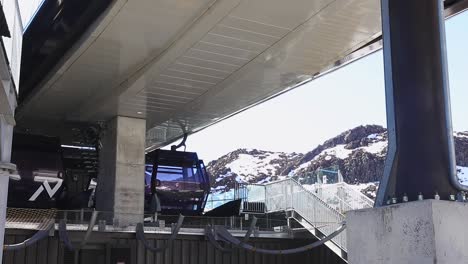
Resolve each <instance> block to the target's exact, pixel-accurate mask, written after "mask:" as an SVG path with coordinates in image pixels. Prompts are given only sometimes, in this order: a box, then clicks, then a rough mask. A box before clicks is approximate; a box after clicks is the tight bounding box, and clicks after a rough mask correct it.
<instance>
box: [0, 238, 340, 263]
mask: <svg viewBox="0 0 468 264" xmlns="http://www.w3.org/2000/svg"><path fill="white" fill-rule="evenodd" d="M32 234H33V232H30V231H23V230H21V231H20V230H7V235H6V237H5V243H6V244H11V243H15V242H16V243H17V242H21V241H23V240H24V239H26V238H28V237H30V236H31V235H32ZM57 235H58V234H55V236H54V237H49V238H47V239H45V240H42V241H40V242H39V243H38V244H36V245H33V246H30V247H29V248H26V249H24V250H19V251H14V252H12V251H6V252H5V253H4V258H3V263H5V264H13V263H14V264H19V263H24V264H29V263H37V264H73V263H74V254H75V253H74V252H70V251H68V250H66V249H65V248H64V247H63V245H62V244H61V243H59V241H58V236H57ZM70 235H71V239H72V241H74V238H75V239H78V238H80V237H82V235H83V234H78V233H71V234H70ZM148 237H149V239H150V242H151V244H152V245H153V246H156V247H160V246H162V245H164V243H165V242H166V241H165V239H167V236H158V237H156V236H151V235H148ZM92 240H93V243H90V244H88V245H87V246H86V248H85V249H83V250H82V251H81V252H80V261H79V263H80V264H94V263H96V264H98V263H99V264H102V263H105V264H115V263H116V259H119V258H118V257H115V256H116V254H120V256H122V255H125V256H127V255H128V257H125V259H124V260H125V261H129V262H128V263H130V264H161V263H164V264H221V263H222V264H237V263H239V264H244V263H245V264H283V263H284V264H289V263H294V262H297V263H332V264H333V263H337V264H338V263H340V264H341V263H344V262H343V261H342V260H341V259H340V258H339V257H338V256H336V255H335V254H333V252H331V251H330V250H329V249H328V248H327V247H325V246H322V247H320V248H317V249H314V250H311V251H309V252H306V253H302V254H295V255H288V256H281V255H264V254H258V253H253V252H248V251H245V250H243V249H238V248H232V247H231V248H232V249H233V250H232V253H223V252H221V251H219V250H216V249H215V248H214V247H213V246H212V245H211V244H210V243H209V242H208V241H207V240H206V239H205V238H204V237H200V236H180V237H179V238H178V239H176V240H175V241H174V244H173V245H172V246H171V247H170V248H169V249H168V250H166V251H165V252H161V253H153V252H150V251H147V250H145V248H144V247H143V245H142V244H141V243H140V242H138V241H137V240H136V239H135V238H134V234H124V233H94V234H93V235H92ZM310 242H311V241H310V240H304V239H295V240H290V239H253V240H252V243H253V244H255V245H256V246H258V247H262V248H269V249H285V248H293V247H298V246H301V245H304V244H307V243H310ZM227 247H230V246H229V245H227ZM128 252H130V254H128ZM113 256H114V257H113ZM120 259H122V258H120ZM125 263H127V262H125Z"/></svg>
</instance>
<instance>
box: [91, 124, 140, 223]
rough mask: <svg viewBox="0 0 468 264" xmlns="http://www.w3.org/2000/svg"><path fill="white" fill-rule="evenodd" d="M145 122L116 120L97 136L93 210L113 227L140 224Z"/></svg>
mask: <svg viewBox="0 0 468 264" xmlns="http://www.w3.org/2000/svg"><path fill="white" fill-rule="evenodd" d="M145 135H146V120H144V119H137V118H129V117H122V116H117V117H115V118H114V119H112V120H110V121H109V122H108V124H107V128H106V130H105V132H104V134H103V135H102V136H101V142H102V145H103V146H102V149H101V151H100V153H99V155H100V157H99V162H100V168H99V176H98V185H97V190H96V208H97V210H99V211H106V212H110V213H109V214H112V217H110V216H109V217H108V218H110V219H112V220H114V225H118V226H127V225H131V224H135V223H137V222H141V221H142V220H143V213H144V194H145V181H144V178H145V138H146V137H145Z"/></svg>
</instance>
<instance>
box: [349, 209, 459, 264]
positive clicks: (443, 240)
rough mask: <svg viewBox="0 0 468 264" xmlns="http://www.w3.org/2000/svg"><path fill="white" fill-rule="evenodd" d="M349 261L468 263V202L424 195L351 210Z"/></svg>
mask: <svg viewBox="0 0 468 264" xmlns="http://www.w3.org/2000/svg"><path fill="white" fill-rule="evenodd" d="M346 218H347V219H346V224H347V240H348V241H347V245H348V263H349V264H365V263H379V264H387V263H388V264H393V263H399V264H405V263H408V264H409V263H411V264H412V263H420V264H424V263H428V264H429V263H430V264H433V263H437V264H445V263H447V264H449V263H450V264H452V263H466V261H467V259H468V251H467V250H466V245H467V243H468V229H467V228H466V219H468V204H467V203H458V202H449V201H438V200H424V201H417V202H410V203H403V204H396V205H391V206H385V207H380V208H374V209H364V210H358V211H351V212H348V213H347V214H346Z"/></svg>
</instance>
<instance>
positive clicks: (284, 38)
mask: <svg viewBox="0 0 468 264" xmlns="http://www.w3.org/2000/svg"><path fill="white" fill-rule="evenodd" d="M379 2H380V1H379V0H317V1H310V0H294V1H283V0H249V1H247V0H245V1H241V0H236V1H232V0H218V1H215V3H214V4H213V5H212V3H213V1H209V0H204V1H203V0H198V1H182V0H181V1H175V0H172V1H169V0H158V1H156V0H153V1H150V0H146V1H143V0H138V1H137V0H133V1H128V3H126V4H125V5H123V7H122V11H121V12H119V13H117V14H116V15H115V18H114V19H112V22H111V23H110V24H109V26H108V27H106V28H105V30H103V32H102V34H101V35H99V36H98V37H97V39H96V41H95V42H94V43H93V44H91V45H90V46H89V48H88V49H86V50H84V51H83V49H81V51H83V54H81V56H80V57H78V59H76V61H74V62H73V63H69V64H70V65H71V66H70V67H68V68H67V69H66V70H65V71H64V72H63V74H62V75H61V76H56V77H55V79H56V81H54V82H53V83H52V84H51V85H50V86H51V87H52V89H50V92H47V93H42V94H41V96H42V97H40V98H39V100H36V103H35V104H34V103H31V104H30V105H29V106H28V107H29V108H28V107H26V108H25V109H23V110H22V111H23V115H30V116H31V115H32V116H33V115H34V114H35V113H34V112H32V111H31V110H33V109H34V110H37V109H39V108H38V105H41V104H42V103H44V102H47V107H45V108H43V109H42V110H40V111H42V114H43V115H44V113H50V114H53V113H54V110H55V111H56V112H57V110H58V111H63V112H64V113H66V112H67V110H68V111H70V109H79V111H77V112H76V114H56V112H55V115H54V116H55V117H60V118H61V120H63V119H73V120H75V119H78V120H81V121H98V120H106V119H109V118H111V117H112V116H113V115H116V114H120V115H125V116H133V117H136V118H146V120H147V128H148V134H147V138H148V145H155V146H159V145H162V144H164V143H167V142H168V141H171V140H173V139H175V138H177V137H179V136H181V133H182V131H183V130H182V127H183V128H184V129H185V130H187V131H196V130H198V129H200V128H201V127H204V126H207V125H210V124H212V123H213V122H216V121H218V120H220V119H222V118H224V117H226V116H229V115H231V114H233V113H236V112H237V111H239V110H242V109H244V108H246V107H248V106H250V105H252V104H254V103H257V102H259V101H262V100H264V99H266V98H268V97H269V96H272V95H274V94H276V93H278V92H281V91H283V90H285V89H288V88H289V87H292V86H295V85H296V84H298V83H301V82H303V81H305V80H307V79H309V78H311V76H313V75H314V74H316V73H317V72H321V71H323V70H324V69H327V68H328V67H329V66H330V65H332V64H333V63H334V62H335V61H337V60H339V59H341V58H343V57H344V56H346V55H348V54H349V53H350V52H351V51H353V50H354V49H356V48H358V47H360V46H361V45H363V44H365V43H367V42H368V41H370V40H372V39H373V38H375V37H376V36H377V35H378V34H380V30H381V29H380V6H379ZM208 8H209V9H208ZM207 10H208V11H207ZM58 94H61V95H62V96H63V100H57V99H56V98H54V97H56V96H58ZM72 97H74V98H72ZM59 101H60V102H59ZM90 106H93V107H90ZM94 106H95V107H94Z"/></svg>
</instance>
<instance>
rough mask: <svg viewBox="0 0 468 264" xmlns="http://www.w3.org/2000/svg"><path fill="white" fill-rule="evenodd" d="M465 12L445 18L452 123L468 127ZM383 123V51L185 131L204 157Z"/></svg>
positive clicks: (295, 145) (305, 146)
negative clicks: (192, 131)
mask: <svg viewBox="0 0 468 264" xmlns="http://www.w3.org/2000/svg"><path fill="white" fill-rule="evenodd" d="M467 25H468V13H466V12H465V13H464V14H461V15H459V16H457V17H454V18H452V19H450V20H448V21H447V23H446V31H447V49H448V64H449V65H448V67H449V78H450V92H451V100H452V117H453V128H454V130H455V131H468V103H467V100H468V73H467V72H466V70H467V69H468V60H467V59H466V58H467V57H468V54H467V53H468V51H467V50H466V47H468V34H466V26H467ZM365 124H378V125H382V126H386V116H385V95H384V72H383V58H382V52H381V51H380V52H377V53H374V54H372V55H370V56H368V57H366V58H363V59H361V60H359V61H357V62H355V63H353V64H351V65H348V66H347V67H344V68H342V69H340V70H338V71H335V72H333V73H331V74H328V75H326V76H324V77H322V78H320V79H317V80H315V81H312V82H310V83H308V84H305V85H303V86H301V87H298V88H296V89H295V90H292V91H290V92H288V93H286V94H283V95H281V96H278V97H276V98H275V99H272V100H270V101H268V102H266V103H264V104H261V105H259V106H256V107H253V108H251V109H249V110H247V111H244V112H242V113H240V114H238V115H236V116H234V117H232V118H229V119H227V120H225V121H222V122H220V123H218V124H216V125H213V126H211V127H209V128H207V129H205V130H203V131H201V132H199V133H197V134H194V135H192V136H189V138H188V140H187V146H188V147H187V150H188V151H197V152H198V154H199V156H200V157H201V158H203V159H204V160H205V161H206V162H207V161H210V160H213V159H216V158H218V157H220V156H222V155H224V154H226V153H228V152H230V151H233V150H235V149H238V148H256V149H262V150H272V151H284V152H307V151H310V150H312V149H313V148H314V147H316V146H317V145H318V144H321V143H323V141H325V140H327V139H329V138H331V137H333V136H335V135H337V134H339V133H341V132H343V131H345V130H347V129H350V128H353V127H356V126H359V125H365Z"/></svg>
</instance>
